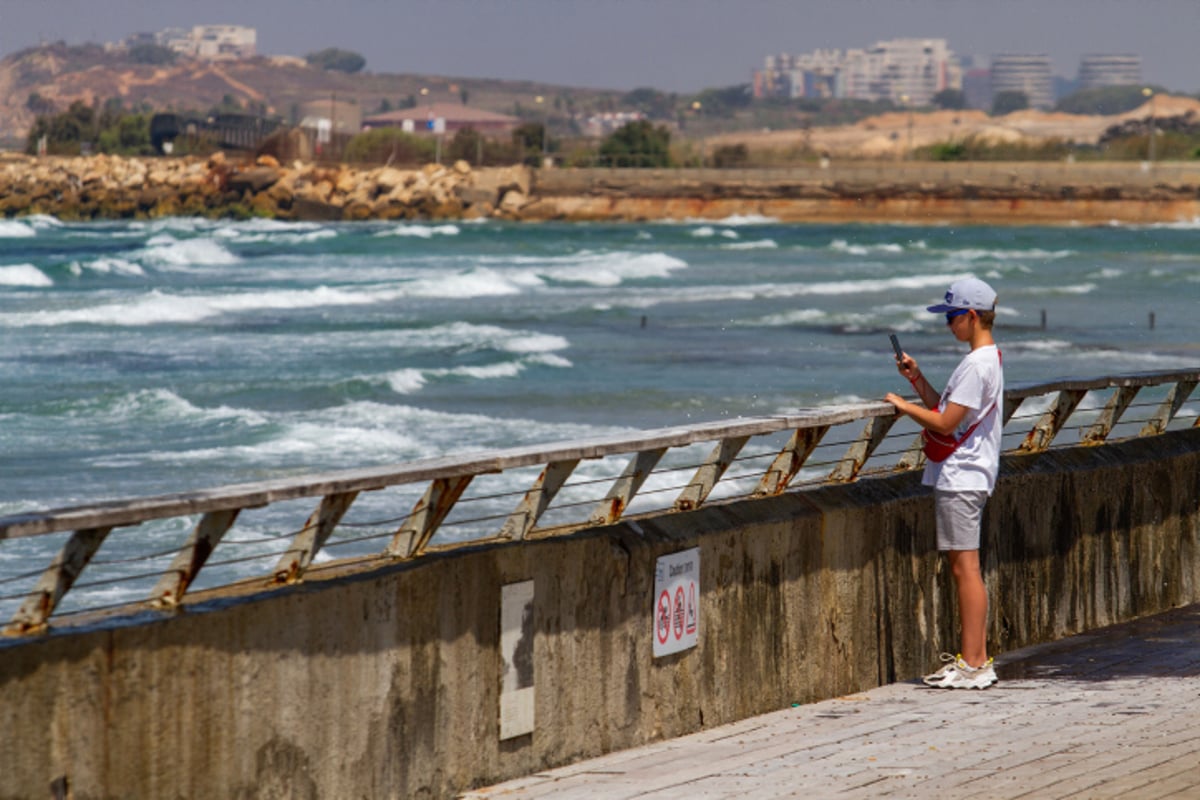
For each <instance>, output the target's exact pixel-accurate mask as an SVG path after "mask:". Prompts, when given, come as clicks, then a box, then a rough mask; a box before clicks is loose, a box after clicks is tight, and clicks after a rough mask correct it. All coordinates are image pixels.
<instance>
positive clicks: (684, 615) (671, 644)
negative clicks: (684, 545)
mask: <svg viewBox="0 0 1200 800" xmlns="http://www.w3.org/2000/svg"><path fill="white" fill-rule="evenodd" d="M654 597H655V603H654V656H655V657H656V658H657V657H658V656H665V655H670V654H671V653H678V652H679V651H680V650H687V649H688V648H689V647H695V646H696V640H697V636H698V635H699V632H700V605H699V600H700V548H699V547H693V548H692V549H690V550H681V551H680V552H678V553H671V554H670V555H666V556H662V557H661V558H659V559H658V561H656V562H655V565H654Z"/></svg>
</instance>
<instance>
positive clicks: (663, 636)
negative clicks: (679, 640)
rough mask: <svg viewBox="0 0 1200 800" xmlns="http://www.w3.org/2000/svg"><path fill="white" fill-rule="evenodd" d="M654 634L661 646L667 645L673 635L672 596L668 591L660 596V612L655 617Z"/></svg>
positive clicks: (664, 591)
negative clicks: (668, 638)
mask: <svg viewBox="0 0 1200 800" xmlns="http://www.w3.org/2000/svg"><path fill="white" fill-rule="evenodd" d="M654 623H655V624H654V633H655V635H656V636H658V643H659V644H666V643H667V637H669V636H670V634H671V595H670V594H669V593H668V592H667V590H666V589H664V590H663V593H662V594H660V595H659V596H658V611H657V613H656V614H655V615H654Z"/></svg>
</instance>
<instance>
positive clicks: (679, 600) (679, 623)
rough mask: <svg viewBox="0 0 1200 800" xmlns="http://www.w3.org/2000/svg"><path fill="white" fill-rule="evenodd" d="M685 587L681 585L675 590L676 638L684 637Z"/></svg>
mask: <svg viewBox="0 0 1200 800" xmlns="http://www.w3.org/2000/svg"><path fill="white" fill-rule="evenodd" d="M683 602H684V601H683V587H682V586H680V587H679V588H678V589H676V590H675V608H674V614H673V616H674V620H673V621H674V623H675V638H676V639H682V638H683Z"/></svg>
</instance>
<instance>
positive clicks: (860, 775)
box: [464, 604, 1200, 800]
mask: <svg viewBox="0 0 1200 800" xmlns="http://www.w3.org/2000/svg"><path fill="white" fill-rule="evenodd" d="M996 661H997V672H998V674H999V676H1000V683H999V684H997V685H996V686H995V687H994V688H992V689H989V690H987V691H982V692H981V691H951V690H944V689H929V688H926V687H924V686H923V685H921V684H920V683H919V682H906V683H897V684H892V685H890V686H884V687H881V688H879V689H875V690H872V691H870V692H865V693H862V694H858V695H851V696H847V697H840V698H835V699H833V700H827V701H824V702H820V703H814V704H811V705H807V706H799V707H796V708H790V709H784V710H782V711H777V712H774V713H771V714H766V715H763V716H761V717H755V718H752V719H747V720H742V721H741V722H737V723H733V724H731V725H725V726H722V727H720V728H713V729H710V730H707V731H702V732H700V733H696V734H692V735H690V736H686V737H682V738H680V739H674V740H670V741H664V742H658V743H655V744H652V745H647V746H645V747H640V748H635V749H632V750H627V751H624V752H620V753H612V754H609V755H607V756H604V757H601V758H597V759H592V760H590V761H586V762H582V763H579V764H575V765H572V766H569V767H563V768H560V769H556V770H550V771H547V772H544V773H540V774H538V775H532V776H529V777H526V778H522V779H519V780H515V781H510V782H508V783H505V784H501V785H499V786H493V787H490V788H487V789H481V790H477V791H475V792H471V793H468V794H467V795H464V797H466V798H543V797H546V798H549V797H553V798H556V800H562V799H564V798H565V799H568V800H569V799H570V798H664V799H665V798H668V797H678V796H688V797H704V798H735V797H737V798H744V797H756V798H778V797H797V798H798V797H803V798H805V799H806V800H814V799H819V798H825V797H830V798H864V800H865V798H876V797H892V798H928V797H939V796H940V797H947V796H952V797H977V798H991V799H993V800H1010V799H1011V800H1015V799H1016V798H1038V800H1042V799H1043V798H1128V797H1136V798H1139V800H1142V798H1178V799H1179V800H1182V799H1183V798H1190V799H1191V800H1194V799H1195V798H1200V727H1198V726H1197V725H1196V723H1195V720H1196V719H1198V718H1200V604H1197V605H1192V606H1187V607H1184V608H1180V609H1176V610H1174V611H1170V612H1167V613H1165V614H1160V615H1157V616H1154V617H1149V618H1146V619H1141V620H1137V621H1133V622H1129V623H1123V624H1120V625H1114V626H1112V627H1109V628H1104V629H1101V630H1098V631H1094V632H1092V633H1089V634H1085V635H1081V636H1075V637H1072V638H1069V639H1064V640H1062V641H1058V642H1053V643H1048V644H1042V645H1036V646H1033V647H1028V648H1024V649H1022V650H1017V651H1014V652H1011V653H1006V654H1003V655H1002V656H999V657H997V659H996Z"/></svg>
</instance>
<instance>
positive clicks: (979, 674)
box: [924, 654, 997, 689]
mask: <svg viewBox="0 0 1200 800" xmlns="http://www.w3.org/2000/svg"><path fill="white" fill-rule="evenodd" d="M942 660H943V661H946V660H949V656H948V654H943V655H942ZM994 662H995V659H991V658H989V659H988V660H987V661H986V662H985V663H984V664H983V665H982V666H979V667H972V666H970V665H969V664H967V662H966V661H963V657H962V656H961V655H960V656H955V657H954V660H953V662H952V663H949V664H947V665H946V666H944V667H942V668H941V669H940V670H938V671H937V672H935V673H933V674H932V675H926V676H925V679H924V680H925V685H926V686H933V687H935V688H938V689H986V688H988V687H989V686H991V685H993V684H994V683H996V681H997V678H996V669H995V663H994Z"/></svg>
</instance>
